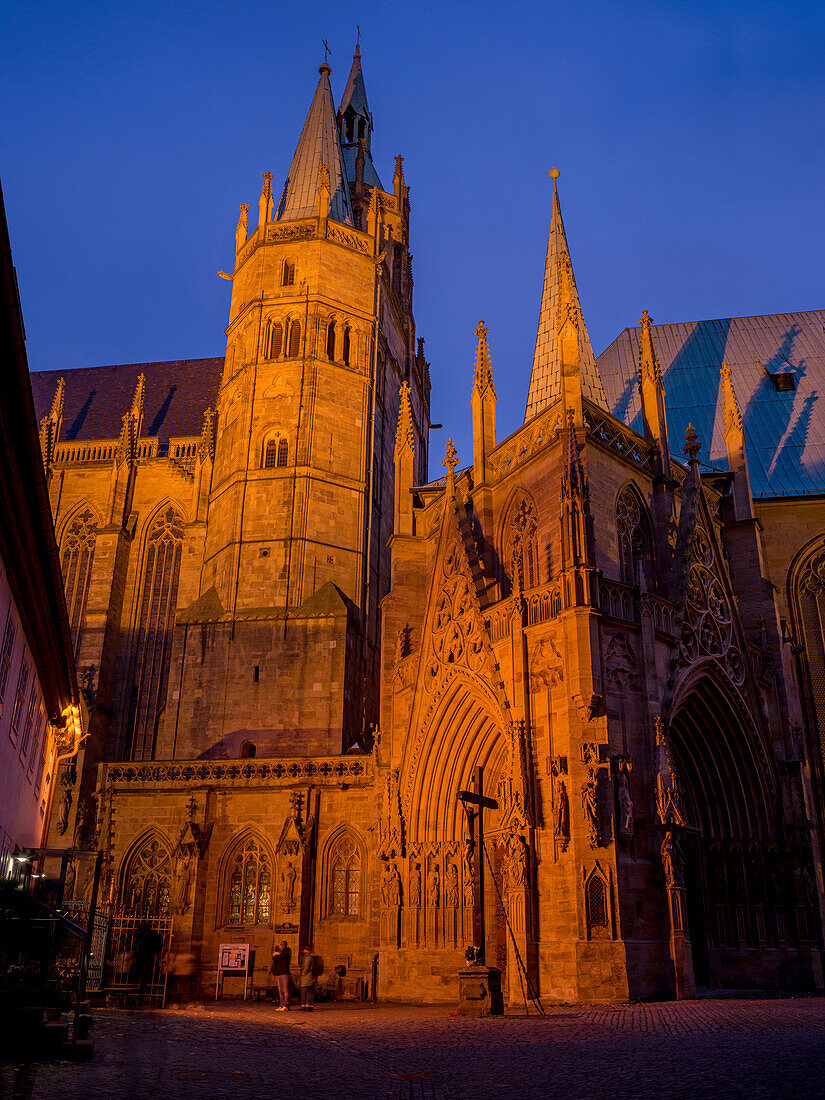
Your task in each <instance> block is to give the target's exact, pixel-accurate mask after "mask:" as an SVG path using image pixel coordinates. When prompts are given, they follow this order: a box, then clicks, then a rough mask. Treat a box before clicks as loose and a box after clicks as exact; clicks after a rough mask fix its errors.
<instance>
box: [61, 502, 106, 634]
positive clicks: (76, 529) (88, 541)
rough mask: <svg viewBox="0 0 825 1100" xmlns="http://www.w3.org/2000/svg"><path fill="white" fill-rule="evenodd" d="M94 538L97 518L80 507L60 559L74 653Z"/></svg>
mask: <svg viewBox="0 0 825 1100" xmlns="http://www.w3.org/2000/svg"><path fill="white" fill-rule="evenodd" d="M96 538H97V518H96V517H95V515H94V513H93V512H92V511H91V509H89V508H84V509H83V511H82V512H81V513H80V514H79V515H77V516H75V518H74V519H73V520H72V522H71V523H70V524H69V527H68V529H67V531H66V534H65V536H64V539H63V561H62V563H61V564H62V567H63V583H64V585H65V588H66V607H67V609H68V612H69V625H70V628H71V632H72V643H73V645H74V651H75V654H77V653H78V652H79V650H80V635H81V631H82V629H83V616H84V615H85V613H86V600H87V598H88V595H89V581H90V580H91V576H92V562H93V561H94V556H95V540H96Z"/></svg>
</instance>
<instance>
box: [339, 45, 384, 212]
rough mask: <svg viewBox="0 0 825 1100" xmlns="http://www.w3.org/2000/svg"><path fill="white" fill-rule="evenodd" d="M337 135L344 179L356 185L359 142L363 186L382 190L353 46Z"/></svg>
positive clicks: (358, 49) (358, 58) (358, 50)
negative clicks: (361, 149) (362, 165)
mask: <svg viewBox="0 0 825 1100" xmlns="http://www.w3.org/2000/svg"><path fill="white" fill-rule="evenodd" d="M338 132H339V135H340V139H341V150H342V153H343V156H344V165H345V168H346V177H347V180H348V181H349V182H350V183H355V181H356V159H357V158H358V156H359V152H358V145H359V142H361V141H362V142H363V143H364V151H363V157H364V175H363V182H364V183H365V184H366V185H367V187H378V188H379V189H380V190H381V191H383V190H384V188H383V186H382V184H381V180H380V179H379V178H378V173H377V172H376V170H375V165H374V164H373V162H372V153H371V151H370V147H371V144H372V115H371V114H370V109H369V105H368V104H367V89H366V87H365V85H364V74H363V72H362V71H361V47H360V45H356V47H355V53H354V54H353V55H352V67H351V69H350V71H349V76H348V77H347V83H346V87H345V88H344V94H343V95H342V96H341V103H340V106H339V107H338Z"/></svg>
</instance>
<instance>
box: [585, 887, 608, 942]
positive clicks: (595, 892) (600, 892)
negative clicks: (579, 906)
mask: <svg viewBox="0 0 825 1100" xmlns="http://www.w3.org/2000/svg"><path fill="white" fill-rule="evenodd" d="M585 904H586V907H587V926H588V928H589V929H590V931H591V932H593V931H598V930H603V929H606V928H607V927H608V910H607V886H606V883H605V881H604V879H603V878H602V877H601V875H600V874H599V873H598V872H595V873H594V874H593V875H591V877H590V879H589V880H588V882H587V886H586V887H585Z"/></svg>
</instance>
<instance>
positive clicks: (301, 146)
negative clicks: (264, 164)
mask: <svg viewBox="0 0 825 1100" xmlns="http://www.w3.org/2000/svg"><path fill="white" fill-rule="evenodd" d="M330 71H331V70H330V67H329V65H326V64H325V65H322V66H321V68H320V69H319V70H318V72H319V73H320V74H321V75H320V77H319V79H318V86H317V88H316V89H315V95H314V96H313V98H312V103H311V104H310V108H309V113H308V115H307V117H306V122H305V123H304V128H303V130H302V131H301V136H300V138H299V139H298V145H297V148H296V149H295V155H294V156H293V158H292V164H291V165H290V168H289V173H288V175H287V177H286V181H285V183H284V187H283V191H282V192H281V199H280V202H279V203H278V211H277V213H276V215H275V220H276V221H294V220H296V219H297V218H314V217H315V216H316V215H317V213H318V170H319V169H320V167H321V165H322V164H326V166H327V167H328V168H329V195H330V201H329V217H330V218H331V219H332V220H333V221H336V222H343V223H344V224H345V225H354V224H355V223H354V220H353V217H352V203H351V201H350V195H349V187H348V185H347V180H346V174H345V171H344V162H343V160H342V158H341V146H340V145H339V143H338V124H337V121H336V117H335V107H334V106H333V103H332V89H331V88H330V86H329V74H330Z"/></svg>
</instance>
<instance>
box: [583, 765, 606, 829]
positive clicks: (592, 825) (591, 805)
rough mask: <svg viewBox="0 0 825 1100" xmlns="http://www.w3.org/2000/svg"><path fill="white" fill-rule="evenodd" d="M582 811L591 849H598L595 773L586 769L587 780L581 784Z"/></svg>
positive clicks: (597, 809) (597, 807) (597, 808)
mask: <svg viewBox="0 0 825 1100" xmlns="http://www.w3.org/2000/svg"><path fill="white" fill-rule="evenodd" d="M582 809H583V810H584V820H585V824H586V826H587V837H588V840H589V841H590V847H591V848H598V846H599V841H600V839H601V828H600V827H599V798H598V793H597V790H596V772H595V771H594V769H593V768H588V769H587V779H586V780H585V781H584V783H582Z"/></svg>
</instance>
